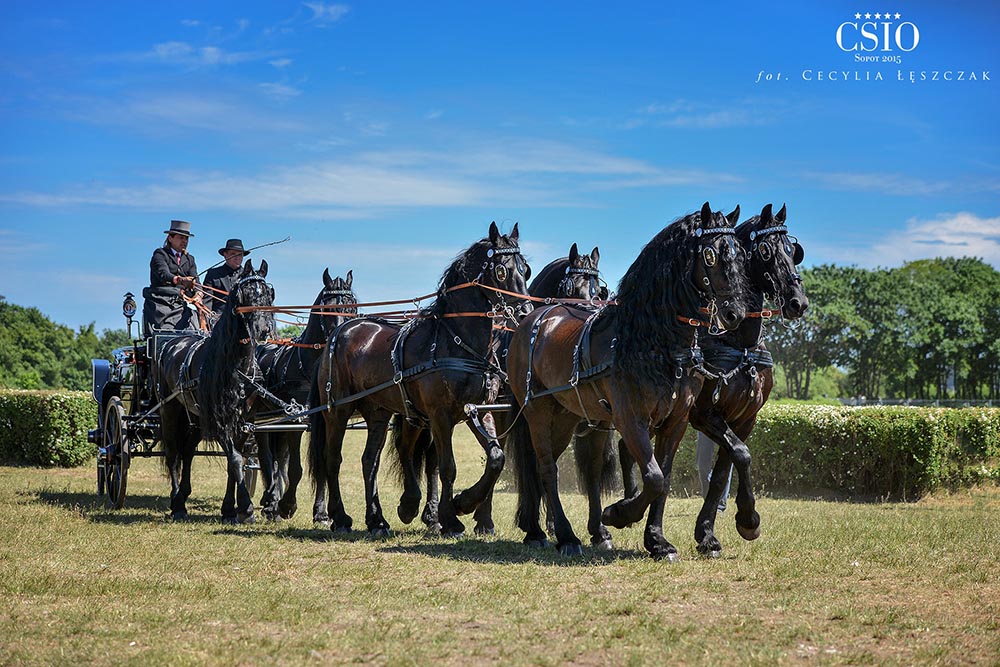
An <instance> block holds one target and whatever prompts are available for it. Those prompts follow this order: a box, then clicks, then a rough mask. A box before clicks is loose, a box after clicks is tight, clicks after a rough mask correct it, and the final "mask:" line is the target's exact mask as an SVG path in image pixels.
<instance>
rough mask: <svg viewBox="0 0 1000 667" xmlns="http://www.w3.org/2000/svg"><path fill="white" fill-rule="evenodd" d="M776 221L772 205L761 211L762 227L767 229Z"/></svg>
mask: <svg viewBox="0 0 1000 667" xmlns="http://www.w3.org/2000/svg"><path fill="white" fill-rule="evenodd" d="M772 220H774V214H773V213H771V205H770V204H768V205H767V206H765V207H764V208H762V209H760V226H761V227H767V226H769V225H770V224H771V221H772Z"/></svg>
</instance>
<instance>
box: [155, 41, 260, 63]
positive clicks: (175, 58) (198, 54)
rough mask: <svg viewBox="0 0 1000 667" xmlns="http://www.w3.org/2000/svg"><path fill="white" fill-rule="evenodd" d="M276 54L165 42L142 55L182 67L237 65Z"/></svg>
mask: <svg viewBox="0 0 1000 667" xmlns="http://www.w3.org/2000/svg"><path fill="white" fill-rule="evenodd" d="M273 57H274V54H273V53H269V52H262V51H225V50H223V49H220V48H219V47H217V46H200V47H196V46H193V45H191V44H189V43H187V42H163V43H160V44H154V45H153V48H152V49H151V50H150V51H149V52H147V53H145V54H143V55H142V56H141V58H142V59H146V60H157V61H159V62H162V63H165V64H167V65H179V66H182V67H192V68H197V67H214V66H217V65H237V64H239V63H244V62H252V61H255V60H262V59H265V58H273Z"/></svg>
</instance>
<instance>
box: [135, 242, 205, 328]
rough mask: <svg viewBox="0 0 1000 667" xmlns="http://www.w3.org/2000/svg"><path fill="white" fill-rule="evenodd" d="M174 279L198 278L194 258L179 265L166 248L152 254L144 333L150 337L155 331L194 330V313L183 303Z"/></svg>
mask: <svg viewBox="0 0 1000 667" xmlns="http://www.w3.org/2000/svg"><path fill="white" fill-rule="evenodd" d="M174 276H194V277H195V278H197V277H198V266H197V265H196V264H195V261H194V256H193V255H181V261H180V264H178V263H177V260H176V259H175V258H174V253H173V251H171V250H170V249H169V248H167V247H166V246H163V247H160V248H157V249H156V250H154V251H153V257H152V259H150V260H149V287H147V288H145V289H144V290H142V298H143V304H142V319H143V331H144V332H145V334H146V335H147V336H149V335H151V334H152V330H153V329H190V328H195V320H194V319H193V318H192V317H191V315H192V313H191V311H190V310H189V309H188V308H187V307H186V304H185V303H184V300H183V299H181V290H180V288H179V287H177V286H176V285H174Z"/></svg>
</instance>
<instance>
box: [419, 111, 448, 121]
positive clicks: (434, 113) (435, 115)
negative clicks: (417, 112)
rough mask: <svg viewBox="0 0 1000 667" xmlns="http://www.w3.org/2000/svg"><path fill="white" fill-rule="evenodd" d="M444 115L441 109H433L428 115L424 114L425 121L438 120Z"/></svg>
mask: <svg viewBox="0 0 1000 667" xmlns="http://www.w3.org/2000/svg"><path fill="white" fill-rule="evenodd" d="M443 115H444V111H442V110H441V109H432V110H431V111H428V112H427V113H426V114H424V120H437V119H438V118H440V117H441V116H443Z"/></svg>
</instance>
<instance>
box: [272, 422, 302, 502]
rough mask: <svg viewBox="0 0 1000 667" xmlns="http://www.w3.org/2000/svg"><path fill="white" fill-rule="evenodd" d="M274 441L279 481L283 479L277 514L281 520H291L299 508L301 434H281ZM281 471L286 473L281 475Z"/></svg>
mask: <svg viewBox="0 0 1000 667" xmlns="http://www.w3.org/2000/svg"><path fill="white" fill-rule="evenodd" d="M276 440H277V441H278V443H279V445H278V452H279V455H278V457H277V459H278V461H277V464H278V471H279V481H280V480H281V478H282V477H285V479H284V482H285V485H284V490H283V492H282V493H281V500H279V501H278V514H279V516H281V518H282V519H291V518H292V517H293V516H294V515H295V511H296V510H297V509H298V508H299V503H298V500H297V498H296V494H297V493H298V490H299V482H301V481H302V434H300V433H282V434H280V435H278V436H277V438H276ZM282 470H284V471H286V473H285V474H281V472H280V471H282ZM286 475H287V477H286Z"/></svg>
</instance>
